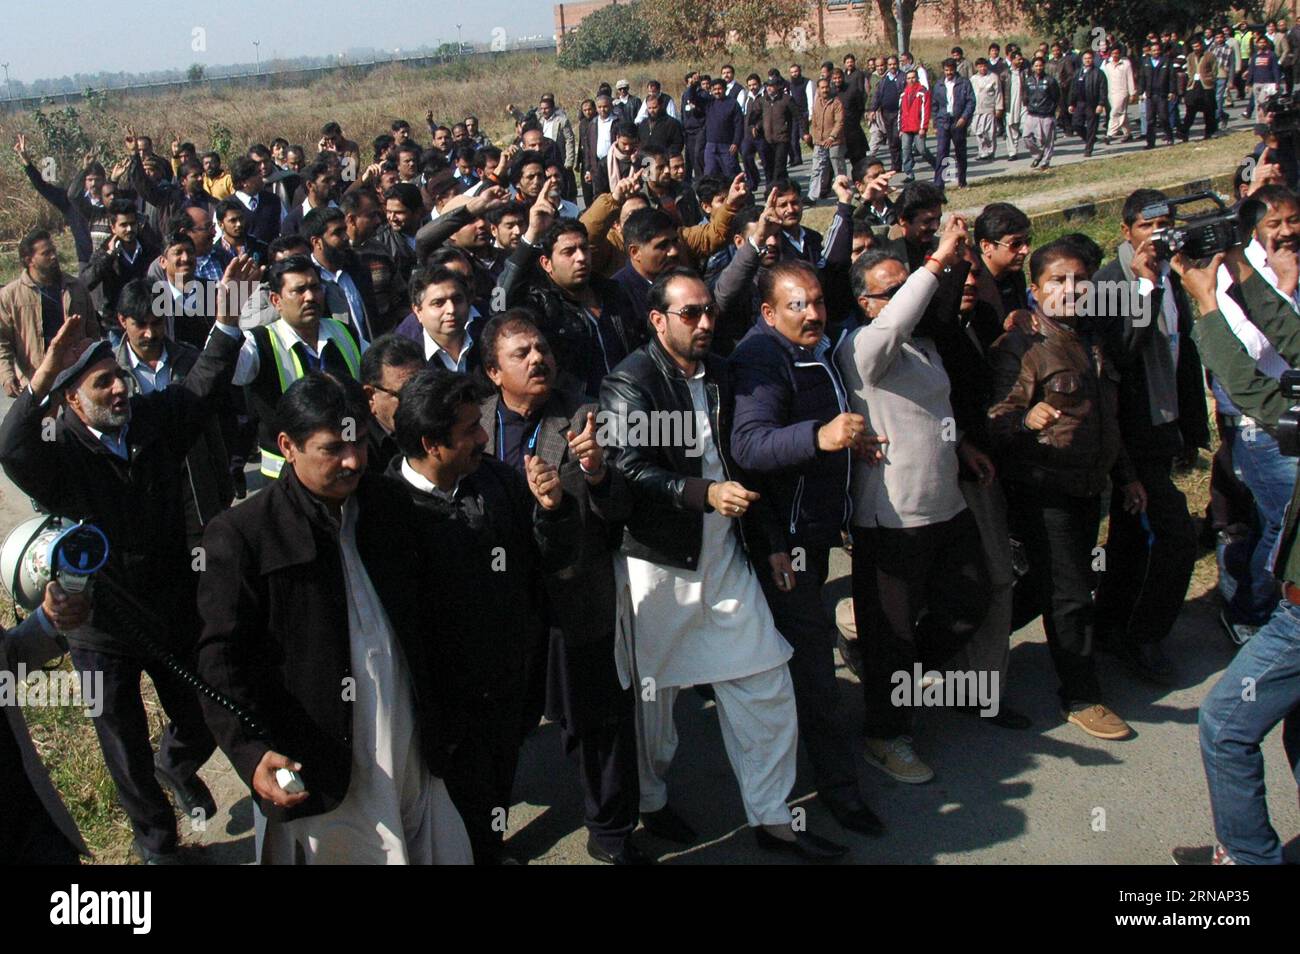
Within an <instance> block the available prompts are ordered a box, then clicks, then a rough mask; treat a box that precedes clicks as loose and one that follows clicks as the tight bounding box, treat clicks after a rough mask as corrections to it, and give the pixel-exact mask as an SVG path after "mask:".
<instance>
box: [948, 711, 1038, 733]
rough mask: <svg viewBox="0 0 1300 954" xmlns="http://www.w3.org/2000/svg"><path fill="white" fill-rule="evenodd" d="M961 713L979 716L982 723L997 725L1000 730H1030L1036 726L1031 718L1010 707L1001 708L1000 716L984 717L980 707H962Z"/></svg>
mask: <svg viewBox="0 0 1300 954" xmlns="http://www.w3.org/2000/svg"><path fill="white" fill-rule="evenodd" d="M960 711H962V712H964V713H966V714H967V715H973V716H978V717H979V718H980V720H981V721H983V722H987V723H988V724H989V725H995V726H997V727H998V728H999V729H1015V730H1017V731H1019V730H1022V729H1028V728H1029V727H1030V726H1032V725H1033V724H1034V723H1033V721H1032V720H1031V719H1030V718H1029V716H1027V715H1025V714H1024V713H1023V712H1017V711H1016V710H1015V709H1012V708H1011V707H1010V706H1001V707H999V709H998V714H997V715H994V716H986V715H984V714H983V713H982V712H981V710H980V707H979V706H962V707H961V710H960Z"/></svg>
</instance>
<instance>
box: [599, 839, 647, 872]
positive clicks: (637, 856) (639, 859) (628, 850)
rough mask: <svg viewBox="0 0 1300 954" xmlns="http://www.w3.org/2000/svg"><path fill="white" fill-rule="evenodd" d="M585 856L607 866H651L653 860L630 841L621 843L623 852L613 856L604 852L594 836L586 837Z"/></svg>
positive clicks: (610, 852) (625, 840)
mask: <svg viewBox="0 0 1300 954" xmlns="http://www.w3.org/2000/svg"><path fill="white" fill-rule="evenodd" d="M587 854H589V855H590V856H591V857H593V858H595V859H596V860H597V861H599V862H602V863H603V864H607V865H652V864H654V863H655V860H654V859H653V858H651V857H650V856H649V855H647V854H646V853H645V852H644V851H642V850H641V849H640V848H638V847H637V846H636V844H635V843H634V842H633V841H632V839H630V838H627V839H624V841H623V850H622V851H620V852H618V853H617V854H615V853H614V852H612V851H606V850H605V849H604V848H602V847H601V846H600V843H599V842H598V841H596V836H595V835H590V834H589V835H587Z"/></svg>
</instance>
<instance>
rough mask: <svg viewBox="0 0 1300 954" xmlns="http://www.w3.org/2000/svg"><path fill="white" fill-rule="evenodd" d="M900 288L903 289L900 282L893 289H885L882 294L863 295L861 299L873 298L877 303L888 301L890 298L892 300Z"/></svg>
mask: <svg viewBox="0 0 1300 954" xmlns="http://www.w3.org/2000/svg"><path fill="white" fill-rule="evenodd" d="M902 287H903V283H902V282H899V283H898V284H897V285H895V286H894V287H893V288H886V289H885V290H884V291H882V292H877V293H876V294H874V295H863V296H862V297H863V298H874V299H876V300H877V301H888V300H889V299H891V298H893V297H894V296H895V295H897V294H898V290H899V289H900V288H902Z"/></svg>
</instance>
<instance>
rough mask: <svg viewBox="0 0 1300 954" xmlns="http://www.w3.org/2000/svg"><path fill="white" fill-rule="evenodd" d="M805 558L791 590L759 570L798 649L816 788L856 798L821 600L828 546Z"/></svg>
mask: <svg viewBox="0 0 1300 954" xmlns="http://www.w3.org/2000/svg"><path fill="white" fill-rule="evenodd" d="M805 561H806V562H805V563H804V568H803V569H802V570H800V569H796V570H795V573H794V580H795V586H794V589H793V590H791V591H790V592H788V593H783V592H781V591H780V590H778V589H777V588H776V586H775V584H774V583H773V582H772V577H771V574H769V573H759V575H758V576H759V580H760V582H761V583H762V585H763V593H764V595H766V597H767V605H768V606H769V607H771V610H772V618H773V619H774V620H775V622H776V628H777V629H778V630H780V632H781V635H782V636H783V637H785V641H786V642H787V643H789V644H790V647H791V648H792V649H793V650H794V655H793V656H791V657H790V663H789V665H790V678H791V680H792V681H793V682H794V702H795V709H796V711H797V712H798V716H799V744H800V745H801V746H802V747H803V750H804V752H805V753H806V754H807V756H808V761H809V763H810V764H811V765H812V770H813V778H814V779H815V780H816V783H817V791H818V792H819V793H820V794H821V796H822V797H823V798H830V799H836V798H838V799H839V800H841V801H842V802H844V803H849V804H852V803H854V802H856V801H857V800H858V787H857V785H858V783H857V772H856V771H855V769H854V762H853V747H852V743H851V741H850V739H849V735H848V733H847V732H846V731H845V728H844V725H843V723H842V722H841V720H840V719H839V716H838V710H839V684H838V682H837V681H836V679H835V655H834V650H835V640H836V636H837V633H838V631H837V630H836V628H835V623H834V621H833V620H832V619H831V617H830V614H829V613H828V612H827V611H826V604H825V603H823V602H822V587H823V586H825V584H826V577H827V575H828V573H829V571H830V550H829V548H826V547H817V548H814V547H808V548H807V549H806V550H805Z"/></svg>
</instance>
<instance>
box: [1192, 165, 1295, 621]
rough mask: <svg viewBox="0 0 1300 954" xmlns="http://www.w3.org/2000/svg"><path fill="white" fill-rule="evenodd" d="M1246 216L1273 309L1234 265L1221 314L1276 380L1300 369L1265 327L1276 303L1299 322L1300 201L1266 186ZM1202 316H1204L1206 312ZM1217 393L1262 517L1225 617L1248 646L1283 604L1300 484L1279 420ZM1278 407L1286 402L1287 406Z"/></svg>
mask: <svg viewBox="0 0 1300 954" xmlns="http://www.w3.org/2000/svg"><path fill="white" fill-rule="evenodd" d="M1262 168H1264V166H1263V164H1261V165H1260V166H1259V167H1257V168H1256V172H1257V173H1258V172H1259V170H1260V169H1262ZM1241 217H1242V224H1243V227H1245V228H1247V229H1250V230H1251V232H1252V237H1251V241H1250V243H1249V244H1248V245H1247V246H1246V248H1245V249H1244V251H1243V253H1242V254H1243V257H1244V259H1245V260H1246V261H1247V262H1248V263H1249V264H1250V266H1251V271H1252V272H1253V273H1254V274H1255V275H1256V277H1257V279H1258V280H1259V284H1260V285H1261V286H1262V290H1264V291H1266V292H1267V293H1268V297H1267V301H1268V304H1269V306H1270V308H1268V309H1265V310H1258V309H1255V308H1253V307H1251V302H1250V301H1249V299H1248V298H1247V297H1246V296H1245V291H1246V289H1245V288H1243V287H1242V286H1241V285H1240V284H1239V283H1238V282H1236V281H1235V280H1234V278H1233V275H1232V273H1231V272H1230V271H1229V270H1228V268H1227V267H1226V266H1220V268H1219V270H1218V274H1217V281H1216V288H1215V303H1216V304H1215V307H1216V309H1217V310H1218V312H1219V313H1220V314H1221V316H1222V321H1223V323H1224V325H1225V326H1226V327H1227V328H1228V329H1230V333H1231V334H1232V336H1233V339H1234V341H1235V342H1236V344H1237V346H1238V347H1239V348H1241V349H1243V351H1244V353H1246V354H1247V355H1248V356H1250V357H1251V358H1252V359H1253V361H1254V362H1255V367H1256V369H1257V371H1258V372H1259V373H1260V375H1261V376H1262V377H1263V378H1265V379H1272V380H1274V381H1276V380H1278V379H1280V378H1281V376H1282V372H1283V371H1286V370H1288V369H1290V368H1292V367H1297V366H1300V343H1297V344H1292V343H1291V341H1290V339H1289V334H1288V329H1287V328H1286V327H1285V326H1284V325H1281V324H1277V325H1275V326H1271V327H1265V326H1264V324H1262V323H1267V322H1269V321H1270V320H1272V317H1271V316H1272V315H1273V310H1272V306H1273V305H1275V304H1276V305H1280V306H1282V308H1283V309H1284V310H1285V312H1286V313H1287V314H1288V315H1289V318H1290V320H1291V321H1294V320H1295V316H1296V311H1297V308H1298V306H1300V296H1297V288H1296V285H1297V268H1298V266H1297V252H1300V201H1298V200H1297V198H1296V196H1295V194H1294V193H1292V192H1291V191H1290V190H1289V189H1287V188H1286V187H1285V186H1282V185H1276V184H1269V185H1265V186H1262V187H1260V188H1257V189H1255V190H1254V192H1253V193H1252V195H1251V197H1250V198H1248V199H1247V200H1245V201H1244V202H1243V203H1242V205H1241ZM1201 311H1202V314H1204V312H1205V309H1204V308H1202V309H1201ZM1198 328H1199V325H1198ZM1207 364H1208V362H1207ZM1211 370H1213V368H1212V369H1211ZM1212 388H1213V391H1214V399H1215V403H1216V405H1217V406H1218V409H1219V413H1220V414H1221V415H1223V418H1224V421H1223V423H1225V424H1226V425H1227V426H1226V427H1225V428H1224V429H1223V431H1222V433H1221V434H1220V438H1221V439H1222V440H1223V441H1224V442H1227V443H1229V444H1230V445H1231V448H1232V450H1231V453H1232V462H1233V471H1234V472H1235V473H1236V474H1237V475H1238V476H1239V477H1240V478H1241V480H1242V482H1243V483H1244V484H1245V485H1246V486H1247V488H1249V490H1250V492H1251V494H1252V495H1253V496H1254V498H1255V507H1256V511H1257V514H1258V517H1259V522H1258V523H1259V533H1258V537H1257V539H1256V541H1255V546H1254V547H1253V551H1252V556H1251V558H1250V564H1249V567H1250V568H1249V572H1248V574H1247V575H1248V579H1247V580H1244V581H1241V585H1238V586H1237V587H1236V591H1235V593H1234V594H1233V597H1232V600H1231V601H1230V602H1229V604H1228V606H1227V608H1226V609H1225V610H1224V612H1223V614H1222V617H1221V619H1222V622H1223V625H1224V627H1225V629H1227V631H1228V635H1229V636H1230V637H1231V638H1232V640H1233V642H1235V643H1237V644H1239V645H1240V644H1242V643H1244V642H1246V640H1248V639H1250V637H1251V635H1253V632H1254V630H1255V629H1256V628H1257V627H1259V626H1262V625H1263V624H1264V623H1265V622H1266V621H1267V620H1268V618H1269V616H1270V615H1271V614H1272V612H1273V608H1274V606H1275V605H1276V603H1277V583H1276V581H1275V580H1274V579H1273V577H1272V575H1271V574H1270V572H1269V569H1268V566H1269V559H1270V554H1271V553H1272V552H1273V548H1274V546H1275V545H1276V542H1277V538H1278V535H1279V534H1280V533H1281V530H1282V520H1283V516H1284V511H1285V508H1286V504H1287V501H1288V500H1289V499H1290V498H1291V491H1292V488H1293V487H1294V485H1295V479H1296V468H1295V464H1294V462H1292V461H1290V460H1288V459H1287V458H1286V457H1285V456H1284V455H1283V454H1282V453H1281V452H1280V451H1279V450H1278V445H1277V441H1276V440H1275V439H1274V437H1273V434H1272V432H1273V430H1274V428H1275V426H1276V423H1277V415H1276V414H1274V415H1273V416H1272V417H1270V418H1269V419H1267V420H1262V419H1259V418H1258V416H1257V415H1254V414H1251V413H1250V412H1248V411H1243V410H1241V403H1242V402H1241V400H1239V395H1238V394H1237V393H1236V388H1234V387H1233V385H1232V384H1231V382H1228V381H1226V380H1224V379H1223V378H1222V376H1220V375H1218V374H1215V375H1214V378H1213V381H1212ZM1247 397H1249V396H1247ZM1278 400H1279V403H1280V402H1281V399H1280V398H1279V399H1278ZM1281 410H1285V407H1283V408H1281ZM1278 413H1280V410H1279V411H1278Z"/></svg>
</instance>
